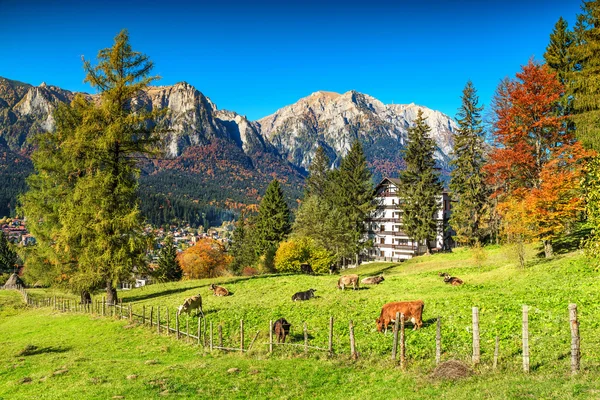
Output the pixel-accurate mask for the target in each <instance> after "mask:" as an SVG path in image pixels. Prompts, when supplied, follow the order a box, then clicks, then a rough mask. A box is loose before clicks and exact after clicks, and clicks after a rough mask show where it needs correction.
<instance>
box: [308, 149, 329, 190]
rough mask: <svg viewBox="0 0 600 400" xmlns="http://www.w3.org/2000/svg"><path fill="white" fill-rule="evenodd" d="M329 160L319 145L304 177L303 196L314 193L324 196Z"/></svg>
mask: <svg viewBox="0 0 600 400" xmlns="http://www.w3.org/2000/svg"><path fill="white" fill-rule="evenodd" d="M329 164H330V160H329V157H328V156H327V153H325V149H324V148H323V146H319V147H318V148H317V151H316V152H315V156H314V158H313V159H312V162H311V163H310V166H309V167H308V177H307V178H306V186H305V197H308V196H311V195H314V196H317V197H320V198H324V196H325V195H326V193H327V190H328V177H327V175H328V173H329Z"/></svg>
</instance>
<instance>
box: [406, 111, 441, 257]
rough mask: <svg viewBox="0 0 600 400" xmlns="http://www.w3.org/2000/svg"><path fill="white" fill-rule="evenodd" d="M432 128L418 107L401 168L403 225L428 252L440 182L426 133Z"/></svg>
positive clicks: (432, 235) (433, 235)
mask: <svg viewBox="0 0 600 400" xmlns="http://www.w3.org/2000/svg"><path fill="white" fill-rule="evenodd" d="M430 130H431V128H429V126H428V125H427V123H426V121H425V118H423V112H422V111H421V110H419V112H418V114H417V118H416V119H415V121H414V126H412V127H410V128H409V129H408V143H407V146H406V149H405V151H404V162H405V163H406V169H405V170H404V171H401V172H400V193H401V194H402V210H403V211H404V213H403V215H402V225H403V229H404V231H405V232H406V234H407V235H408V236H409V237H411V238H413V239H414V240H416V241H417V242H418V243H420V244H421V243H423V242H425V245H426V248H427V253H429V239H431V238H433V237H435V235H436V234H437V229H438V225H437V219H436V218H435V214H436V213H437V211H438V209H439V208H440V204H439V200H438V198H439V196H440V195H441V194H442V189H443V187H442V184H441V182H440V179H439V173H438V172H437V171H436V168H435V159H434V157H433V156H434V152H435V148H436V146H435V142H434V141H433V139H432V138H431V137H429V134H428V133H429V131H430Z"/></svg>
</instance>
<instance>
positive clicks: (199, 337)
mask: <svg viewBox="0 0 600 400" xmlns="http://www.w3.org/2000/svg"><path fill="white" fill-rule="evenodd" d="M4 289H11V290H17V291H19V292H20V293H21V294H22V296H23V300H24V302H25V303H26V304H27V306H29V307H47V308H51V309H53V310H56V311H59V312H74V313H82V314H90V315H94V316H101V317H107V318H116V319H120V320H123V319H124V320H128V321H130V322H131V323H137V324H140V325H142V326H145V327H147V328H149V329H152V330H154V331H155V332H156V333H157V334H166V335H170V336H173V337H174V338H176V339H183V340H186V341H187V342H189V343H193V344H195V345H199V346H202V347H203V348H204V349H205V350H207V351H215V350H218V351H227V352H240V353H250V352H262V353H265V352H266V353H268V354H269V355H273V354H275V353H276V351H275V348H276V347H287V348H289V349H297V350H302V351H303V352H304V353H305V354H307V355H308V354H309V353H311V352H315V351H316V352H322V353H324V354H326V355H327V356H328V357H334V356H343V355H344V354H346V355H347V356H349V357H350V358H351V359H354V360H356V359H358V358H359V357H361V355H360V353H359V351H358V348H359V346H360V345H361V343H358V342H357V338H356V335H355V332H354V331H355V327H356V326H355V324H354V322H353V321H352V320H349V321H348V322H347V325H346V326H347V331H346V329H345V327H344V324H346V323H345V322H343V320H338V319H336V318H334V316H329V321H328V322H329V323H328V324H327V326H326V328H325V329H324V330H326V331H327V341H326V342H316V343H312V342H311V340H310V334H309V332H310V330H309V327H308V326H307V323H306V322H304V323H303V325H302V327H303V329H302V338H301V341H299V342H292V341H291V340H290V341H288V342H287V343H286V342H285V340H284V341H283V342H279V341H277V342H276V341H275V340H274V337H273V333H274V325H273V320H270V321H268V323H267V321H265V322H264V324H262V325H264V328H262V329H261V328H260V327H259V329H257V330H256V331H254V329H255V328H256V327H254V328H253V329H252V330H250V334H251V336H250V337H251V339H250V340H249V341H248V340H247V337H246V331H248V328H247V327H245V325H244V324H245V321H244V319H240V321H239V325H237V326H235V327H233V326H232V324H231V323H230V324H223V323H218V324H215V323H214V322H215V321H212V320H209V319H208V318H204V317H203V316H202V315H200V316H197V318H196V317H194V318H192V319H190V318H185V321H182V320H181V319H180V315H179V314H178V313H177V312H176V311H175V310H171V309H169V308H168V307H164V306H156V307H154V306H147V305H145V304H144V305H138V304H134V303H126V304H123V302H122V299H121V301H120V302H119V303H115V304H110V303H108V302H107V301H106V299H105V298H102V299H98V298H95V299H91V300H90V301H88V302H81V301H76V300H73V299H68V298H60V297H56V296H53V297H37V296H31V295H30V294H29V293H28V292H27V290H26V289H25V288H24V287H22V286H20V285H16V286H14V287H8V288H7V287H5V288H4ZM532 310H533V311H534V314H535V313H538V314H540V313H541V314H543V312H541V311H540V310H539V309H536V308H533V309H532V308H530V307H529V306H527V305H524V306H523V309H522V313H521V317H522V318H521V324H520V327H519V328H520V329H519V330H520V331H521V332H520V334H514V335H511V336H509V337H506V336H505V337H502V338H501V337H500V336H499V335H495V336H494V337H493V338H492V341H493V343H494V352H493V362H492V368H493V369H497V368H498V362H499V358H500V357H499V352H500V348H501V346H500V344H501V341H504V342H508V341H512V342H517V341H518V342H519V347H520V349H519V350H520V351H519V352H518V353H517V354H513V355H512V356H513V357H514V356H518V355H519V353H520V358H521V360H522V369H523V371H524V372H525V373H529V372H530V371H531V353H530V344H531V339H532V338H531V336H530V314H529V312H530V311H532ZM568 315H569V318H568V327H567V326H566V324H563V319H562V318H559V319H557V320H556V321H554V322H556V323H560V325H563V326H564V330H565V332H567V331H568V332H569V333H570V338H571V340H570V347H569V353H570V371H571V373H572V374H577V373H578V372H579V371H580V369H581V346H580V343H581V338H580V329H579V327H580V323H579V319H578V313H577V305H576V304H570V305H569V307H568ZM173 316H174V318H173ZM545 317H547V318H548V317H549V318H550V319H551V320H554V319H555V317H554V316H552V315H545ZM173 319H174V321H173ZM464 319H465V317H464V316H459V317H457V316H449V317H445V320H446V324H447V328H448V330H455V329H456V328H457V326H456V325H457V324H456V322H457V320H461V323H460V324H458V325H459V326H464V323H465V322H466V321H464ZM190 322H191V323H190ZM336 322H337V325H336ZM434 323H435V327H436V330H435V364H440V363H441V362H442V354H443V350H442V349H443V347H442V345H443V336H442V317H441V316H438V317H437V318H436V319H434ZM480 325H481V324H480V314H479V308H478V307H472V313H471V321H470V326H468V327H467V329H466V331H467V332H468V334H469V335H470V336H471V339H472V340H471V343H472V351H471V354H470V358H471V363H472V365H478V364H481V363H482V359H481V343H482V339H481V337H482V333H485V334H486V335H487V336H488V337H489V336H490V333H491V332H490V330H485V329H480V328H481V326H480ZM225 327H227V328H228V331H229V332H228V335H224V328H225ZM334 327H337V328H338V329H337V331H338V335H337V337H335V332H336V331H335V330H334ZM514 328H517V327H514ZM567 328H568V329H567ZM313 329H319V330H323V328H322V327H313ZM346 332H347V335H346ZM261 333H263V335H262V337H263V338H264V339H266V340H263V341H259V342H258V343H257V340H258V339H259V337H261ZM448 336H451V335H448ZM334 339H335V340H334ZM362 339H365V338H364V337H363V338H362ZM513 344H514V343H513ZM390 345H391V349H389V354H390V358H391V360H392V362H393V363H395V364H398V366H399V367H400V368H401V369H405V368H406V365H407V362H408V361H409V360H408V356H407V354H410V351H408V350H410V349H407V341H406V334H405V319H404V315H402V314H400V313H397V314H396V318H395V320H394V321H393V329H392V337H391V343H390ZM534 345H535V340H534ZM446 346H447V347H448V346H449V345H448V344H447V345H446ZM565 350H566V349H565ZM513 353H514V352H513Z"/></svg>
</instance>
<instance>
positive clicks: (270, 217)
mask: <svg viewBox="0 0 600 400" xmlns="http://www.w3.org/2000/svg"><path fill="white" fill-rule="evenodd" d="M290 228H291V223H290V210H289V208H288V205H287V203H286V202H285V199H284V196H283V190H282V189H281V185H279V181H277V179H273V180H272V181H271V183H270V184H269V186H268V187H267V191H266V192H265V196H264V197H263V199H262V200H261V202H260V206H259V209H258V217H257V221H256V235H257V241H258V243H257V246H258V252H259V254H266V253H267V252H268V251H273V250H275V249H277V245H278V244H279V242H281V241H282V240H284V239H285V238H286V236H287V235H288V233H290Z"/></svg>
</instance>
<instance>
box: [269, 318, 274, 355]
mask: <svg viewBox="0 0 600 400" xmlns="http://www.w3.org/2000/svg"><path fill="white" fill-rule="evenodd" d="M272 353H273V320H272V319H271V320H269V354H272Z"/></svg>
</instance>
